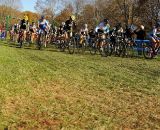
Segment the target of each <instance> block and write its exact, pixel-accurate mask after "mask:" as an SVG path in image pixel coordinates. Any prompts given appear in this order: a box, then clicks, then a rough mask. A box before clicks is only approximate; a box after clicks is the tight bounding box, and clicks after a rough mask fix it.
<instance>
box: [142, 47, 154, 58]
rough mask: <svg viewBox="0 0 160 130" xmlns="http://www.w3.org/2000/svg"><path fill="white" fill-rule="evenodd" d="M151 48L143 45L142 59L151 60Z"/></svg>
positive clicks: (152, 55)
mask: <svg viewBox="0 0 160 130" xmlns="http://www.w3.org/2000/svg"><path fill="white" fill-rule="evenodd" d="M153 50H154V49H153V47H152V46H150V45H145V44H144V45H143V55H144V58H146V59H153V57H154V54H153V52H154V51H153Z"/></svg>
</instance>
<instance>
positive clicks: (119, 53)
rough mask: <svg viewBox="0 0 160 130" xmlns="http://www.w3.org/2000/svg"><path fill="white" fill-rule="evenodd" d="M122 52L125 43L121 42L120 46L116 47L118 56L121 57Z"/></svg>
mask: <svg viewBox="0 0 160 130" xmlns="http://www.w3.org/2000/svg"><path fill="white" fill-rule="evenodd" d="M122 51H123V43H122V42H119V43H118V45H117V46H116V55H117V56H119V57H120V56H121V54H122Z"/></svg>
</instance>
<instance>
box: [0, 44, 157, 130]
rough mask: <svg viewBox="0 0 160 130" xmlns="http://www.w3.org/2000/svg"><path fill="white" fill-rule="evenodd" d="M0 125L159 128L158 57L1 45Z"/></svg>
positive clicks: (0, 126) (12, 126) (2, 126)
mask: <svg viewBox="0 0 160 130" xmlns="http://www.w3.org/2000/svg"><path fill="white" fill-rule="evenodd" d="M0 104H1V105H0V110H1V111H0V129H3V128H5V127H8V128H10V129H14V128H15V129H18V128H19V129H30V130H31V129H33V130H35V129H40V128H41V129H62V128H64V129H105V128H106V129H160V60H159V59H154V60H145V59H138V58H133V59H130V58H117V57H108V58H101V57H100V56H91V55H69V54H66V53H60V52H56V51H55V50H53V49H48V50H46V51H38V50H34V49H18V48H15V47H14V46H12V47H9V46H8V45H7V44H3V45H1V46H0Z"/></svg>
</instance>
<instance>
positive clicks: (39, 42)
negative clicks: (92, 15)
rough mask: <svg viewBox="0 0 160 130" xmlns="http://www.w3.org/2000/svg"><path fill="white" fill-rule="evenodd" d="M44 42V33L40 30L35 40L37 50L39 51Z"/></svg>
mask: <svg viewBox="0 0 160 130" xmlns="http://www.w3.org/2000/svg"><path fill="white" fill-rule="evenodd" d="M45 40H46V32H45V31H44V30H42V29H40V30H39V31H38V38H37V48H38V49H39V50H41V48H42V46H43V44H44V43H45Z"/></svg>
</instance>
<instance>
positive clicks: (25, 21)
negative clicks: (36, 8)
mask: <svg viewBox="0 0 160 130" xmlns="http://www.w3.org/2000/svg"><path fill="white" fill-rule="evenodd" d="M19 25H20V34H19V38H18V40H19V39H20V37H21V36H23V38H24V40H26V32H27V31H26V30H27V26H28V17H27V15H24V17H23V19H22V20H21V21H20V24H19Z"/></svg>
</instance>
